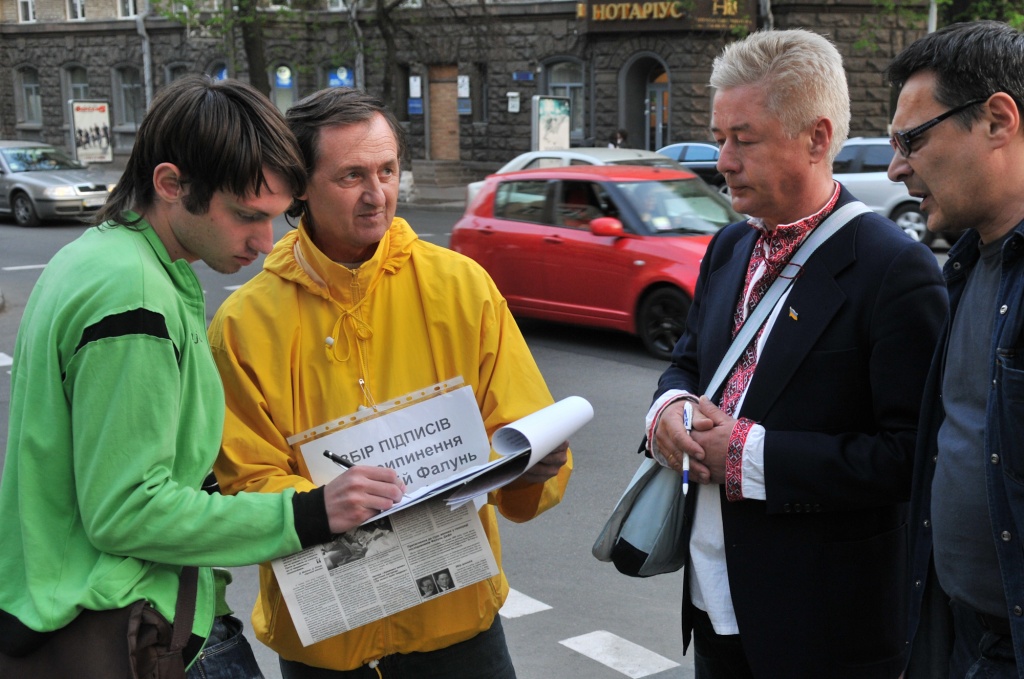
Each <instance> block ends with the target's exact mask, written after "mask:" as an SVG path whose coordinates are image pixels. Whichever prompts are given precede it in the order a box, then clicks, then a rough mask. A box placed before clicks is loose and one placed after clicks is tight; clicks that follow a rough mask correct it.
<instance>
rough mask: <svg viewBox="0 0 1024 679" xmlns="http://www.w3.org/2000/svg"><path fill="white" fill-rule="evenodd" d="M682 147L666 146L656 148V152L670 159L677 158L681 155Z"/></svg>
mask: <svg viewBox="0 0 1024 679" xmlns="http://www.w3.org/2000/svg"><path fill="white" fill-rule="evenodd" d="M685 150H686V149H684V148H683V147H681V146H666V147H665V148H663V149H658V153H660V154H661V155H663V156H668V157H669V158H671V159H672V160H679V156H681V155H683V152H684V151H685Z"/></svg>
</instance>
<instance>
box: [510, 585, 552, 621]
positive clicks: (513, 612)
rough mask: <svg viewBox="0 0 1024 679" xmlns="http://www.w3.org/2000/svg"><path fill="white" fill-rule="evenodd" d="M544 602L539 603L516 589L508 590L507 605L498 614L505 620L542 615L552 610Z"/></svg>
mask: <svg viewBox="0 0 1024 679" xmlns="http://www.w3.org/2000/svg"><path fill="white" fill-rule="evenodd" d="M550 608H551V606H548V605H547V604H546V603H544V602H543V601H537V600H536V599H531V598H530V597H528V596H526V595H525V594H523V593H522V592H517V591H516V590H514V589H509V590H508V598H507V599H505V605H504V606H502V607H501V610H500V611H498V613H500V614H501V617H503V618H519V617H522V616H524V615H530V614H531V613H540V612H541V611H546V610H548V609H550Z"/></svg>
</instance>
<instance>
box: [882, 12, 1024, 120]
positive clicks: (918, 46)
mask: <svg viewBox="0 0 1024 679" xmlns="http://www.w3.org/2000/svg"><path fill="white" fill-rule="evenodd" d="M921 71H926V72H931V73H934V74H935V100H936V101H938V102H939V103H941V104H944V105H946V106H948V107H950V108H953V107H956V106H959V105H960V104H963V103H965V102H968V101H970V100H971V99H984V98H987V97H990V96H992V95H993V94H995V93H996V92H1005V93H1006V94H1008V95H1010V97H1012V98H1013V100H1014V102H1016V104H1017V110H1018V111H1020V112H1021V113H1024V33H1021V32H1020V31H1018V30H1015V29H1013V28H1011V27H1010V26H1008V25H1006V24H1004V23H1001V22H999V21H975V22H970V23H960V24H952V25H950V26H946V27H945V28H942V29H940V30H938V31H936V32H935V33H931V34H929V35H927V36H925V37H923V38H921V39H920V40H917V41H915V42H914V43H912V44H911V45H910V46H909V47H907V48H906V49H905V50H903V51H902V52H900V53H899V54H898V55H896V58H895V59H893V61H892V63H891V64H889V68H888V69H887V70H886V76H887V77H888V79H889V82H890V83H892V85H893V86H895V87H896V89H897V90H901V89H903V86H904V85H905V84H906V83H907V80H909V79H910V78H911V76H913V75H915V74H917V73H918V72H921ZM980 116H981V111H980V110H979V109H978V107H977V106H972V107H970V108H968V109H967V110H965V111H963V112H962V113H959V114H957V115H956V116H954V118H955V119H956V120H957V122H958V124H959V125H961V126H962V127H970V125H971V124H972V123H973V122H974V121H976V120H978V118H979V117H980Z"/></svg>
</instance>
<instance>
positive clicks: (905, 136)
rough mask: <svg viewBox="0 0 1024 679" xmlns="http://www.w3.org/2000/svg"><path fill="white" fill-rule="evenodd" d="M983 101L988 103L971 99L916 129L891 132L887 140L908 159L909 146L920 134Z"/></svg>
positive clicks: (983, 98)
mask: <svg viewBox="0 0 1024 679" xmlns="http://www.w3.org/2000/svg"><path fill="white" fill-rule="evenodd" d="M985 101H988V97H982V98H981V99H971V100H970V101H969V102H967V103H966V104H960V105H959V106H957V107H956V108H951V109H949V110H948V111H946V112H945V113H943V114H941V115H937V116H935V117H934V118H932V119H931V120H929V121H928V122H926V123H921V124H920V125H918V126H917V127H915V128H913V129H910V130H907V131H906V132H893V133H892V137H890V138H889V143H890V144H892V147H893V148H894V149H896V150H897V151H899V152H900V153H901V154H903V157H904V158H909V157H910V154H911V153H913V151H914V149H912V148H911V146H910V145H911V144H913V143H914V140H915V139H917V138H918V137H920V136H921V135H922V134H924V133H925V132H927V131H928V130H930V129H932V128H933V127H935V126H936V125H938V124H939V123H941V122H942V121H943V120H945V119H946V118H949V117H950V116H955V115H956V114H957V113H960V112H961V111H965V110H967V109H969V108H970V107H972V106H974V105H975V104H980V103H982V102H985Z"/></svg>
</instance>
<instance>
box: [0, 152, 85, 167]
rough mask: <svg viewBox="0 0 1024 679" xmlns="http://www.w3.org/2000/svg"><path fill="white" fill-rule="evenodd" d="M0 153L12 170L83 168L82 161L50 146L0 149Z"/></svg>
mask: <svg viewBox="0 0 1024 679" xmlns="http://www.w3.org/2000/svg"><path fill="white" fill-rule="evenodd" d="M0 153H2V154H3V156H4V160H6V161H7V165H8V166H9V167H10V168H11V172H39V171H44V170H80V169H82V164H81V163H79V162H78V161H76V160H72V159H71V158H69V157H68V156H66V155H65V154H64V153H63V152H61V151H58V150H57V149H55V148H50V147H48V146H30V147H26V148H20V149H19V148H13V149H0Z"/></svg>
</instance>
